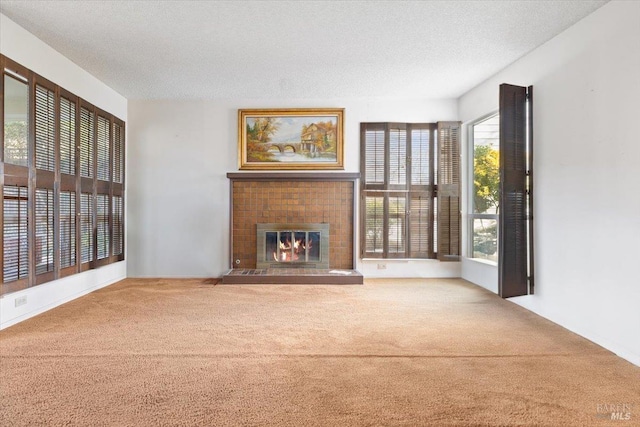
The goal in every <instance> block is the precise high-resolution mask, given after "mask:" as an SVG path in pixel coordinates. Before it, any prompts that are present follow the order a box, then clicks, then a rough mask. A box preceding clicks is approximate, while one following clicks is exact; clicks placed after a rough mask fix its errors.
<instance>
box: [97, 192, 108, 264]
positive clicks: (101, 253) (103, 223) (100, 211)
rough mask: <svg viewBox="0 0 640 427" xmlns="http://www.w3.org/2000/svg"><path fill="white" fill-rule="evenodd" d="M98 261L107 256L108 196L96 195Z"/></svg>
mask: <svg viewBox="0 0 640 427" xmlns="http://www.w3.org/2000/svg"><path fill="white" fill-rule="evenodd" d="M96 202H97V203H96V221H97V224H96V225H97V240H98V242H97V243H98V259H104V258H107V257H108V256H109V196H108V195H106V194H98V197H97V199H96Z"/></svg>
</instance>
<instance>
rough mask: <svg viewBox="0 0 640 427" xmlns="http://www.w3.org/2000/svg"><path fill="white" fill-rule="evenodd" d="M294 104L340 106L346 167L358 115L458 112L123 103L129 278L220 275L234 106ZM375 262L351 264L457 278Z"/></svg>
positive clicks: (354, 160) (444, 115)
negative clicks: (126, 123)
mask: <svg viewBox="0 0 640 427" xmlns="http://www.w3.org/2000/svg"><path fill="white" fill-rule="evenodd" d="M294 107H298V108H305V107H343V108H345V135H344V139H345V171H347V172H358V171H359V169H360V163H359V162H360V147H359V146H360V125H359V124H360V122H367V121H370V122H372V121H407V122H429V121H437V120H457V117H458V114H457V103H456V101H455V100H435V101H424V100H415V99H411V100H407V99H386V100H381V99H316V100H309V99H304V100H303V99H276V100H273V101H271V102H265V101H264V100H263V101H260V100H256V99H245V100H241V99H235V100H206V101H172V100H167V101H133V100H130V101H129V127H128V129H129V139H128V149H129V151H128V156H129V158H128V161H129V164H130V165H132V167H130V168H129V169H128V171H127V182H128V195H129V202H128V205H127V221H128V222H127V229H128V232H129V236H128V240H127V247H128V251H129V252H128V256H129V263H128V276H131V277H154V276H155V277H158V276H160V277H186V276H190V277H220V276H221V275H223V274H224V273H226V272H227V271H228V270H229V257H230V255H229V250H230V248H229V221H230V220H229V210H230V208H229V180H228V179H227V178H226V174H227V172H235V171H237V170H238V148H237V147H238V145H237V144H238V143H237V140H238V131H237V111H238V109H239V108H294ZM377 263H378V262H377V261H372V262H369V261H362V260H358V265H357V268H358V269H359V270H360V271H362V272H363V273H364V274H365V275H372V276H373V275H375V276H380V275H384V276H387V277H392V276H398V275H401V276H403V277H452V276H453V277H459V276H460V263H434V262H432V261H422V262H420V261H411V262H406V261H390V260H387V261H386V265H387V269H386V270H377ZM442 264H446V265H445V266H443V265H442ZM382 272H384V273H383V274H379V273H382Z"/></svg>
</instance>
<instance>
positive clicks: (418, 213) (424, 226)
mask: <svg viewBox="0 0 640 427" xmlns="http://www.w3.org/2000/svg"><path fill="white" fill-rule="evenodd" d="M430 204H431V196H428V195H412V196H411V206H410V214H409V221H410V227H409V235H410V236H411V242H410V244H411V257H412V258H429V257H430V255H431V243H430V242H431V233H433V231H432V230H433V215H432V213H431V212H432V211H431V206H430Z"/></svg>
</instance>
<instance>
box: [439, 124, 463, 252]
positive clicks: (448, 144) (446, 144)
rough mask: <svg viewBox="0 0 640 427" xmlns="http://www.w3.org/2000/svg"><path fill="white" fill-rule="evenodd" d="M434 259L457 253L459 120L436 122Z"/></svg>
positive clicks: (458, 244) (458, 237)
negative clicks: (435, 252) (436, 202)
mask: <svg viewBox="0 0 640 427" xmlns="http://www.w3.org/2000/svg"><path fill="white" fill-rule="evenodd" d="M437 197H438V259H439V260H441V261H457V260H458V259H459V257H460V122H438V195H437Z"/></svg>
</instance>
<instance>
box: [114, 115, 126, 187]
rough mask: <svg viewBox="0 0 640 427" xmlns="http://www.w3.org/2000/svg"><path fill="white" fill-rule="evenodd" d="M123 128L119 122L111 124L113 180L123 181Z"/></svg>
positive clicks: (119, 182)
mask: <svg viewBox="0 0 640 427" xmlns="http://www.w3.org/2000/svg"><path fill="white" fill-rule="evenodd" d="M123 171H124V128H123V127H122V125H120V124H119V123H114V124H113V182H116V183H118V184H122V182H123V181H124V174H123Z"/></svg>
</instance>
